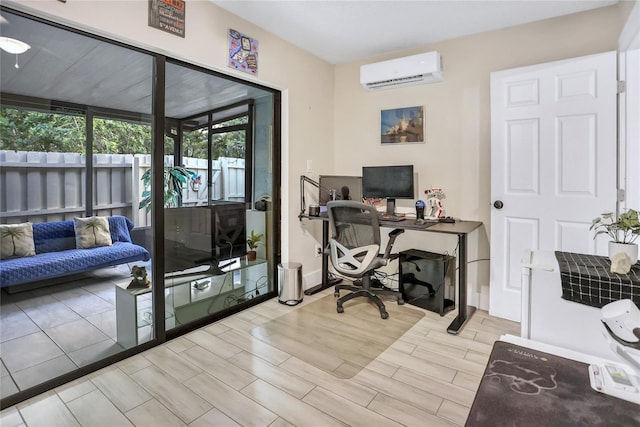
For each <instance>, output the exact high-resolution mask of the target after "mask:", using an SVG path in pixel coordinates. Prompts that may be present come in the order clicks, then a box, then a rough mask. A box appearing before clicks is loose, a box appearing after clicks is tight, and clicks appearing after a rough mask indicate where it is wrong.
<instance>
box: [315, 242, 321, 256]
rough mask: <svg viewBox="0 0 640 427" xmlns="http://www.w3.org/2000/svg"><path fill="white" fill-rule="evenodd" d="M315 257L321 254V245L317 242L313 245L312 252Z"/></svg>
mask: <svg viewBox="0 0 640 427" xmlns="http://www.w3.org/2000/svg"><path fill="white" fill-rule="evenodd" d="M314 254H315V256H316V257H319V256H321V255H322V246H320V245H319V244H317V243H316V246H315V252H314Z"/></svg>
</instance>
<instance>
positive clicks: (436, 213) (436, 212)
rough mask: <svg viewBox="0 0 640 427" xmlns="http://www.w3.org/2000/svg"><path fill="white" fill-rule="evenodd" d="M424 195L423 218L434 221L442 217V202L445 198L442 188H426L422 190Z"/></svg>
mask: <svg viewBox="0 0 640 427" xmlns="http://www.w3.org/2000/svg"><path fill="white" fill-rule="evenodd" d="M424 194H426V195H427V201H426V209H425V218H430V219H436V218H441V217H443V216H444V215H445V211H444V205H443V204H442V200H443V199H445V198H446V197H447V196H445V194H444V191H442V188H427V189H426V190H424Z"/></svg>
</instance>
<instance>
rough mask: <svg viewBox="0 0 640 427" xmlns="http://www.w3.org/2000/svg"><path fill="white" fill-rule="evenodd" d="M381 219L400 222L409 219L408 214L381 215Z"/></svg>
mask: <svg viewBox="0 0 640 427" xmlns="http://www.w3.org/2000/svg"><path fill="white" fill-rule="evenodd" d="M380 219H381V220H383V221H391V222H399V221H404V220H405V219H407V217H406V216H396V215H380Z"/></svg>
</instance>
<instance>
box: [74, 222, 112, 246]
mask: <svg viewBox="0 0 640 427" xmlns="http://www.w3.org/2000/svg"><path fill="white" fill-rule="evenodd" d="M73 227H74V229H75V232H76V248H78V249H89V248H95V247H96V246H111V245H112V244H113V243H112V241H111V232H110V231H109V220H108V218H107V217H106V216H92V217H89V218H74V219H73Z"/></svg>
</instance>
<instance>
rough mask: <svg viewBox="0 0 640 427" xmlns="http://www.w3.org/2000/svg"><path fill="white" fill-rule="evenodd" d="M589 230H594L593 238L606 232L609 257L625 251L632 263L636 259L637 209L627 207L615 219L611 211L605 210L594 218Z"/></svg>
mask: <svg viewBox="0 0 640 427" xmlns="http://www.w3.org/2000/svg"><path fill="white" fill-rule="evenodd" d="M589 229H590V230H594V229H595V230H596V234H595V236H594V239H595V238H596V237H597V236H598V235H600V234H607V235H608V236H609V237H611V239H612V241H610V242H609V258H613V256H614V255H615V254H617V253H619V252H625V253H626V254H627V255H628V256H629V258H630V259H631V262H632V263H635V262H636V261H637V260H638V245H637V244H636V243H635V241H636V239H637V238H638V236H639V235H640V219H639V218H638V211H636V210H634V209H629V210H628V211H627V212H625V213H623V214H622V215H620V216H619V217H618V218H617V219H616V217H615V215H614V214H613V212H607V213H603V214H602V215H600V216H599V217H598V218H596V219H594V220H593V222H592V223H591V227H590V228H589Z"/></svg>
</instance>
